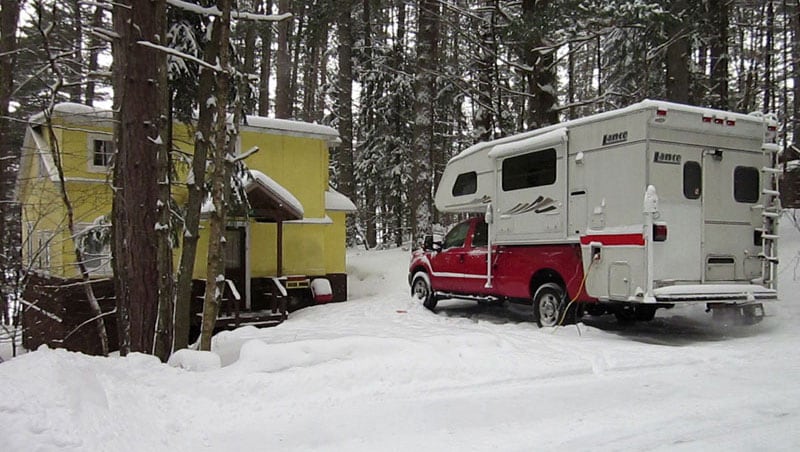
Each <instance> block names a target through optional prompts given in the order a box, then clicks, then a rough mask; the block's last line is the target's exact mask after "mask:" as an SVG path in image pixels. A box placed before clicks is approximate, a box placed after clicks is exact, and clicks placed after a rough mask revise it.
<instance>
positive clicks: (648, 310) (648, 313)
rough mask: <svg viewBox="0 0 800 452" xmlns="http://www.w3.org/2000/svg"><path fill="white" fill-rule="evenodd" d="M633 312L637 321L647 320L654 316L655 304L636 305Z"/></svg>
mask: <svg viewBox="0 0 800 452" xmlns="http://www.w3.org/2000/svg"><path fill="white" fill-rule="evenodd" d="M634 312H635V314H636V320H637V321H639V322H649V321H651V320H653V319H654V318H655V317H656V307H655V306H643V305H638V306H636V309H635V310H634Z"/></svg>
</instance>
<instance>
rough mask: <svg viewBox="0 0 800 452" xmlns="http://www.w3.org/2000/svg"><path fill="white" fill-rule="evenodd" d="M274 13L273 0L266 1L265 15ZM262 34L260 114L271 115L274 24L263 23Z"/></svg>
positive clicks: (259, 92)
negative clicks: (270, 83) (270, 81)
mask: <svg viewBox="0 0 800 452" xmlns="http://www.w3.org/2000/svg"><path fill="white" fill-rule="evenodd" d="M271 13H272V0H266V3H265V6H264V14H271ZM259 26H260V30H259V31H260V34H261V70H260V80H259V91H258V114H259V115H260V116H267V115H269V79H270V74H271V68H272V22H262V23H261V24H260V25H259Z"/></svg>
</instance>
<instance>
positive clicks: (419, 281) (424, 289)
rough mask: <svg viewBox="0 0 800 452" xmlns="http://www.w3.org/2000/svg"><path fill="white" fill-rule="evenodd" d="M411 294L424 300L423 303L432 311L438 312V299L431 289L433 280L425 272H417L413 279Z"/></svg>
mask: <svg viewBox="0 0 800 452" xmlns="http://www.w3.org/2000/svg"><path fill="white" fill-rule="evenodd" d="M411 296H413V297H417V298H418V299H420V300H422V305H423V306H425V307H426V308H428V309H430V310H431V311H434V312H436V311H435V310H436V303H437V302H438V300H437V299H436V296H435V295H434V294H433V290H431V281H430V278H428V274H427V273H425V272H416V273H414V277H413V278H412V279H411Z"/></svg>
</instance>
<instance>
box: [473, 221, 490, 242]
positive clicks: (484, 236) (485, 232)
mask: <svg viewBox="0 0 800 452" xmlns="http://www.w3.org/2000/svg"><path fill="white" fill-rule="evenodd" d="M488 236H489V226H488V225H487V224H486V223H485V222H483V221H481V222H478V224H476V225H475V233H474V234H472V247H473V248H478V247H481V246H486V245H487V244H488V243H489V240H488Z"/></svg>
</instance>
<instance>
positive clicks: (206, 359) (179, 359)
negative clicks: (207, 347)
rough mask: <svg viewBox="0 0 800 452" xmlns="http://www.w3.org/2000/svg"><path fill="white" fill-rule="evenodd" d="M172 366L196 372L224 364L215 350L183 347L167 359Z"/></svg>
mask: <svg viewBox="0 0 800 452" xmlns="http://www.w3.org/2000/svg"><path fill="white" fill-rule="evenodd" d="M167 364H169V365H170V366H172V367H177V368H179V369H184V370H190V371H194V372H206V371H209V370H214V369H219V368H220V367H221V366H222V362H221V361H220V358H219V355H217V354H216V353H213V352H206V351H200V350H189V349H183V350H178V351H177V352H175V353H173V354H172V356H170V357H169V360H168V361H167Z"/></svg>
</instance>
